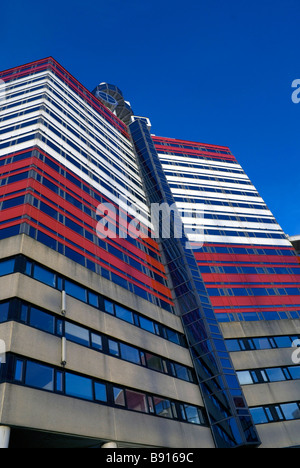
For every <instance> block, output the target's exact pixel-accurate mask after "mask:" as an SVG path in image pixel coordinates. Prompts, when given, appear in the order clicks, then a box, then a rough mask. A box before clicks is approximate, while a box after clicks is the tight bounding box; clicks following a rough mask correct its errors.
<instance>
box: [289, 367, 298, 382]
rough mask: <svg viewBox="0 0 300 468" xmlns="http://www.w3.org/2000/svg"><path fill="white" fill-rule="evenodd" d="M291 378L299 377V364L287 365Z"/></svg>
mask: <svg viewBox="0 0 300 468" xmlns="http://www.w3.org/2000/svg"><path fill="white" fill-rule="evenodd" d="M288 370H289V372H290V374H291V376H292V379H293V380H298V379H300V366H293V367H288Z"/></svg>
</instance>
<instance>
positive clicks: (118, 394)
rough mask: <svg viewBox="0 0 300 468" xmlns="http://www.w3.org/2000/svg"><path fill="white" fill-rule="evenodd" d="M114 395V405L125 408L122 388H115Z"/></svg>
mask: <svg viewBox="0 0 300 468" xmlns="http://www.w3.org/2000/svg"><path fill="white" fill-rule="evenodd" d="M113 394H114V403H115V404H116V405H119V406H125V395H124V390H123V389H122V388H118V387H114V388H113Z"/></svg>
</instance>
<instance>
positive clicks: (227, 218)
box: [184, 210, 277, 224]
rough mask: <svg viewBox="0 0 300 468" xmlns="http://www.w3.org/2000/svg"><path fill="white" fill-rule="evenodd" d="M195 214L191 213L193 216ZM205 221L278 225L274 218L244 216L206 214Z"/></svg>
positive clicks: (185, 213) (186, 212)
mask: <svg viewBox="0 0 300 468" xmlns="http://www.w3.org/2000/svg"><path fill="white" fill-rule="evenodd" d="M192 214H193V212H191V216H192ZM184 216H189V212H188V210H186V211H184ZM203 219H205V220H206V219H215V220H222V221H238V222H245V223H263V224H277V221H276V219H274V218H256V217H255V216H251V217H250V216H243V215H236V216H232V215H227V214H226V215H223V214H222V215H220V214H212V213H206V212H204V215H203Z"/></svg>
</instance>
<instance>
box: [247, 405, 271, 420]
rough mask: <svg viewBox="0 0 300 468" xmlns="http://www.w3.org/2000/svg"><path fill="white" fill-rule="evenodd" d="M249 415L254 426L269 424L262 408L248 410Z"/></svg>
mask: <svg viewBox="0 0 300 468" xmlns="http://www.w3.org/2000/svg"><path fill="white" fill-rule="evenodd" d="M250 413H251V416H252V418H253V421H254V424H264V423H268V422H269V421H268V418H267V416H266V413H265V412H264V409H263V408H250Z"/></svg>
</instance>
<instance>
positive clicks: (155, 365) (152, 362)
mask: <svg viewBox="0 0 300 468" xmlns="http://www.w3.org/2000/svg"><path fill="white" fill-rule="evenodd" d="M145 357H146V362H147V365H148V367H149V369H152V370H156V371H160V372H163V370H164V368H163V361H162V359H161V358H160V357H158V356H153V354H150V353H145Z"/></svg>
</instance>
